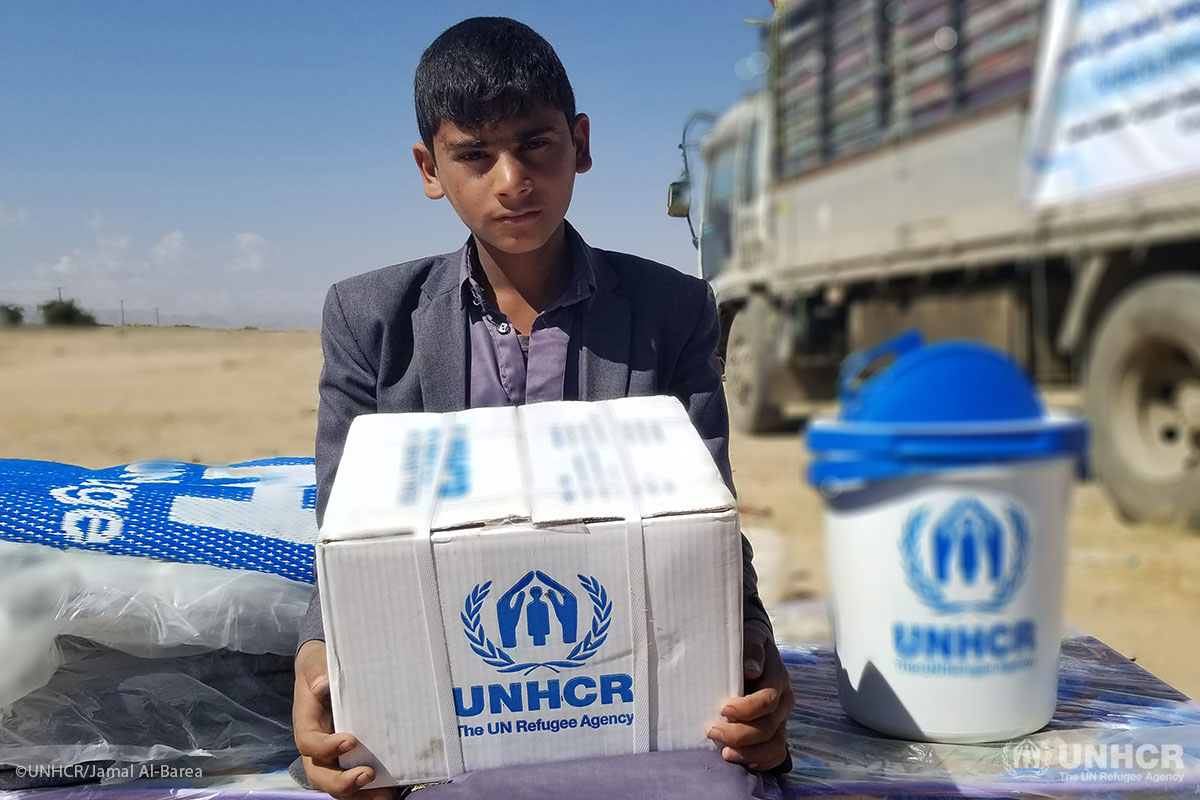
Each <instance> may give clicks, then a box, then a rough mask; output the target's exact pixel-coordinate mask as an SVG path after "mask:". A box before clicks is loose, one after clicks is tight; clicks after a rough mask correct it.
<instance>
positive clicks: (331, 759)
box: [295, 729, 358, 765]
mask: <svg viewBox="0 0 1200 800" xmlns="http://www.w3.org/2000/svg"><path fill="white" fill-rule="evenodd" d="M295 739H296V749H297V750H299V751H300V755H302V756H307V757H308V758H312V759H317V760H320V761H325V762H328V763H329V764H331V765H332V764H336V763H337V760H338V757H339V756H344V755H346V754H347V753H349V752H350V751H351V750H353V749H354V748H355V747H356V746H358V741H357V740H356V739H355V738H354V737H353V736H351V735H350V734H348V733H335V734H329V733H323V732H321V731H318V730H312V729H309V730H303V731H302V730H297V731H296V736H295Z"/></svg>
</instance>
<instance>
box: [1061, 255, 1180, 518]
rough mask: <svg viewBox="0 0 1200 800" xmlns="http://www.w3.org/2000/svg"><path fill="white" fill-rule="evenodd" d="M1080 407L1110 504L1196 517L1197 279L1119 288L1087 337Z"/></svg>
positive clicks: (1142, 513)
mask: <svg viewBox="0 0 1200 800" xmlns="http://www.w3.org/2000/svg"><path fill="white" fill-rule="evenodd" d="M1084 405H1085V407H1086V409H1087V415H1088V418H1089V420H1090V421H1091V423H1092V459H1093V464H1094V466H1095V469H1096V472H1097V474H1098V475H1099V477H1100V480H1101V482H1102V483H1103V484H1104V487H1105V489H1106V490H1107V491H1108V494H1109V496H1110V497H1111V498H1112V500H1113V502H1114V503H1115V504H1116V506H1117V510H1118V511H1119V512H1120V513H1121V514H1122V515H1124V516H1125V517H1126V518H1127V519H1130V520H1133V521H1154V522H1170V521H1174V520H1177V519H1182V520H1183V521H1185V522H1187V523H1189V524H1192V525H1197V524H1200V278H1198V277H1188V276H1178V275H1172V276H1166V277H1160V278H1154V279H1152V280H1147V281H1144V282H1142V283H1140V284H1137V285H1135V286H1133V287H1132V288H1131V289H1128V290H1126V291H1125V293H1124V294H1123V295H1122V296H1121V297H1120V298H1119V299H1118V300H1117V301H1116V303H1115V304H1114V305H1113V306H1112V307H1111V308H1110V309H1109V310H1108V311H1107V312H1106V313H1105V316H1104V318H1103V319H1102V320H1101V322H1100V326H1099V328H1098V329H1097V332H1096V336H1095V338H1094V340H1093V343H1092V351H1091V356H1090V358H1089V359H1088V366H1087V377H1086V380H1085V385H1084Z"/></svg>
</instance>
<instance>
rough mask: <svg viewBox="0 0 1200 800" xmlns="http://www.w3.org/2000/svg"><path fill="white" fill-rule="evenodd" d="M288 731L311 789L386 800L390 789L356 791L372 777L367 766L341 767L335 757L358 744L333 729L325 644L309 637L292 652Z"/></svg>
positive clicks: (356, 797)
mask: <svg viewBox="0 0 1200 800" xmlns="http://www.w3.org/2000/svg"><path fill="white" fill-rule="evenodd" d="M292 730H293V732H294V733H295V736H296V749H297V750H299V751H300V755H301V756H303V757H304V774H305V775H306V776H307V777H308V782H309V783H311V784H312V786H313V788H314V789H318V790H320V791H322V792H326V793H328V794H331V795H333V796H334V797H336V798H339V800H340V798H351V797H352V798H354V800H360V798H361V800H390V798H392V797H395V796H396V793H395V791H393V790H392V789H372V790H371V791H368V792H363V791H360V789H361V787H362V786H363V785H365V784H367V783H370V782H371V781H373V780H374V779H375V770H373V769H371V768H370V767H355V768H354V769H347V770H343V769H342V768H341V767H340V766H338V756H340V755H345V754H346V753H349V752H350V751H351V750H353V749H354V748H355V747H357V746H358V740H357V739H355V738H354V737H353V736H351V735H350V734H348V733H337V734H335V733H334V732H333V710H332V708H331V706H330V704H329V667H328V665H327V663H326V661H325V643H324V642H322V641H320V640H318V639H313V640H312V641H308V642H305V643H304V646H303V647H301V648H300V652H299V653H297V654H296V694H295V699H294V700H293V702H292Z"/></svg>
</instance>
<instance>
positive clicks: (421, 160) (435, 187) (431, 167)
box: [413, 142, 446, 200]
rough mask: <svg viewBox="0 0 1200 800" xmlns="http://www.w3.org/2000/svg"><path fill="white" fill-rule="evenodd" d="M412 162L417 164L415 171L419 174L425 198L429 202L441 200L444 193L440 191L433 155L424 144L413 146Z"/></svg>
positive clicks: (440, 184) (419, 143) (440, 182)
mask: <svg viewBox="0 0 1200 800" xmlns="http://www.w3.org/2000/svg"><path fill="white" fill-rule="evenodd" d="M413 160H414V161H416V162H417V169H418V170H419V171H420V173H421V183H422V185H423V188H424V189H425V196H426V197H428V198H429V199H430V200H441V199H442V198H443V197H445V196H446V192H445V190H443V189H442V180H441V178H439V177H438V171H437V162H436V161H434V160H433V153H431V152H429V148H428V147H426V146H425V143H424V142H417V143H416V144H414V145H413Z"/></svg>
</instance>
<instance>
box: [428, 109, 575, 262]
mask: <svg viewBox="0 0 1200 800" xmlns="http://www.w3.org/2000/svg"><path fill="white" fill-rule="evenodd" d="M588 136H589V121H588V118H587V116H586V115H584V114H579V115H578V116H576V117H575V121H574V125H573V126H568V125H567V119H566V116H565V115H564V114H563V113H562V112H561V111H559V110H558V109H556V108H554V107H552V106H548V105H546V106H539V107H538V108H537V109H536V110H535V111H533V112H532V113H530V114H528V115H526V116H521V117H517V118H514V119H511V120H507V121H504V122H500V123H497V124H495V125H490V126H487V127H485V128H483V129H480V130H475V131H467V130H463V129H462V128H459V127H458V126H457V125H455V124H453V123H451V122H446V121H443V122H442V124H441V125H440V126H439V127H438V130H437V133H436V134H435V135H434V137H433V153H430V152H429V150H428V148H426V147H425V145H424V144H423V143H420V142H418V143H417V144H414V145H413V157H414V159H415V160H416V162H417V167H418V168H419V169H420V171H421V179H422V181H423V182H424V185H425V195H426V196H427V197H429V198H430V199H433V200H438V199H441V198H442V197H445V198H446V199H447V200H449V201H450V205H451V206H453V207H454V210H455V212H457V213H458V216H459V218H460V219H461V220H462V221H463V222H464V223H465V224H466V226H467V227H468V228H470V230H471V233H472V234H474V235H475V237H476V238H477V239H479V240H482V243H485V244H487V245H488V246H489V247H490V248H493V249H498V250H500V251H502V252H505V253H511V254H514V255H515V254H519V253H530V252H533V251H536V250H538V249H539V248H541V247H542V246H543V245H545V244H546V242H547V241H549V240H550V237H551V236H553V235H554V233H555V231H557V230H558V227H559V224H560V223H561V222H562V220H563V218H564V217H565V216H566V214H567V207H568V206H569V205H570V204H571V191H572V190H573V189H574V186H575V175H576V174H577V173H583V172H587V171H588V170H589V169H590V168H591V166H592V157H591V154H590V151H589V149H588Z"/></svg>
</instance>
